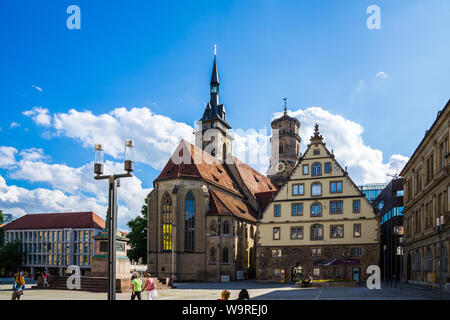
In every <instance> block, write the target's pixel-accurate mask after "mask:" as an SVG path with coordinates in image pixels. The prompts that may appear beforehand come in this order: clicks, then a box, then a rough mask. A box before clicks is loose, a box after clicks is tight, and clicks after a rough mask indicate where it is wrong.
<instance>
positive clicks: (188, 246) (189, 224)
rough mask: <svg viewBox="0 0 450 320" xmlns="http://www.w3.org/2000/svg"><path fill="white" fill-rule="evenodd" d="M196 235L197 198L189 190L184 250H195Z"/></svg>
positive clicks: (185, 214) (186, 205) (185, 218)
mask: <svg viewBox="0 0 450 320" xmlns="http://www.w3.org/2000/svg"><path fill="white" fill-rule="evenodd" d="M194 236H195V198H194V195H193V194H192V193H191V192H189V193H188V194H187V196H186V201H185V212H184V250H185V251H194Z"/></svg>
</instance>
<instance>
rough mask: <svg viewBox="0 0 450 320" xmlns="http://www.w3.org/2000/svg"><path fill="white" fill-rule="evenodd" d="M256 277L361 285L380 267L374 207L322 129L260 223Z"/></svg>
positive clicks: (266, 210) (287, 280)
mask: <svg viewBox="0 0 450 320" xmlns="http://www.w3.org/2000/svg"><path fill="white" fill-rule="evenodd" d="M257 239H258V240H257V245H256V254H257V260H256V264H257V267H256V270H257V279H258V280H262V281H285V282H289V281H298V280H299V279H301V278H303V277H309V276H310V275H311V276H313V277H314V278H344V279H354V280H356V281H362V280H364V279H366V278H367V275H366V269H367V267H368V266H369V265H378V263H379V249H378V223H377V218H376V215H375V213H374V210H373V207H372V205H371V204H370V203H369V201H368V200H367V198H366V197H365V196H364V194H363V193H362V192H361V190H359V188H358V187H357V186H356V185H355V184H354V183H353V181H352V180H351V178H350V177H349V176H348V174H347V172H346V171H345V170H344V169H342V167H341V166H340V165H339V163H338V162H337V161H336V159H335V157H334V155H333V154H332V153H330V152H329V151H328V149H327V148H326V146H325V143H324V141H323V137H322V135H320V133H319V129H318V125H316V127H315V132H314V135H313V136H312V137H311V139H310V143H309V145H308V148H307V150H306V151H305V153H304V154H303V155H302V156H301V157H300V159H299V161H298V163H297V164H296V166H295V168H294V169H293V171H292V173H291V174H290V175H289V176H288V178H287V181H286V182H285V183H284V184H283V185H282V187H281V188H280V190H279V191H278V193H277V195H276V196H275V197H274V198H273V200H272V201H271V202H270V204H269V205H268V206H267V207H266V209H265V210H264V212H263V215H262V217H261V219H260V220H259V222H258V238H257Z"/></svg>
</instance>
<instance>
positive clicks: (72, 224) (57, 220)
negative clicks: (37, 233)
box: [3, 212, 105, 230]
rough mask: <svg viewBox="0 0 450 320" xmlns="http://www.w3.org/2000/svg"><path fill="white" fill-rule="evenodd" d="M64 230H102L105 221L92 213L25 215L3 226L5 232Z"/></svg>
mask: <svg viewBox="0 0 450 320" xmlns="http://www.w3.org/2000/svg"><path fill="white" fill-rule="evenodd" d="M64 228H73V229H78V228H79V229H81V228H95V229H104V228H105V221H104V220H103V219H102V218H100V217H99V216H98V215H97V214H95V213H94V212H64V213H38V214H27V215H24V216H23V217H20V218H18V219H16V220H14V221H12V222H10V223H8V224H6V225H5V227H4V228H3V229H5V230H41V229H64Z"/></svg>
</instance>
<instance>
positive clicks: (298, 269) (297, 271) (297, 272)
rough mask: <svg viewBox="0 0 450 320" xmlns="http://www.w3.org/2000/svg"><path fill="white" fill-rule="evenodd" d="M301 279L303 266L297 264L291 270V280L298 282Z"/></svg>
mask: <svg viewBox="0 0 450 320" xmlns="http://www.w3.org/2000/svg"><path fill="white" fill-rule="evenodd" d="M302 279H303V267H302V266H301V265H299V264H297V265H296V266H295V267H293V268H292V270H291V281H292V282H298V281H300V280H302Z"/></svg>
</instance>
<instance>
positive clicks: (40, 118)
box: [22, 107, 52, 127]
mask: <svg viewBox="0 0 450 320" xmlns="http://www.w3.org/2000/svg"><path fill="white" fill-rule="evenodd" d="M22 114H23V115H25V116H27V117H31V118H32V119H33V121H34V122H36V123H37V124H38V125H41V126H45V127H48V126H50V124H51V121H52V117H51V116H50V115H49V111H48V109H47V108H42V107H34V108H33V109H31V110H27V111H24V112H22Z"/></svg>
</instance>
